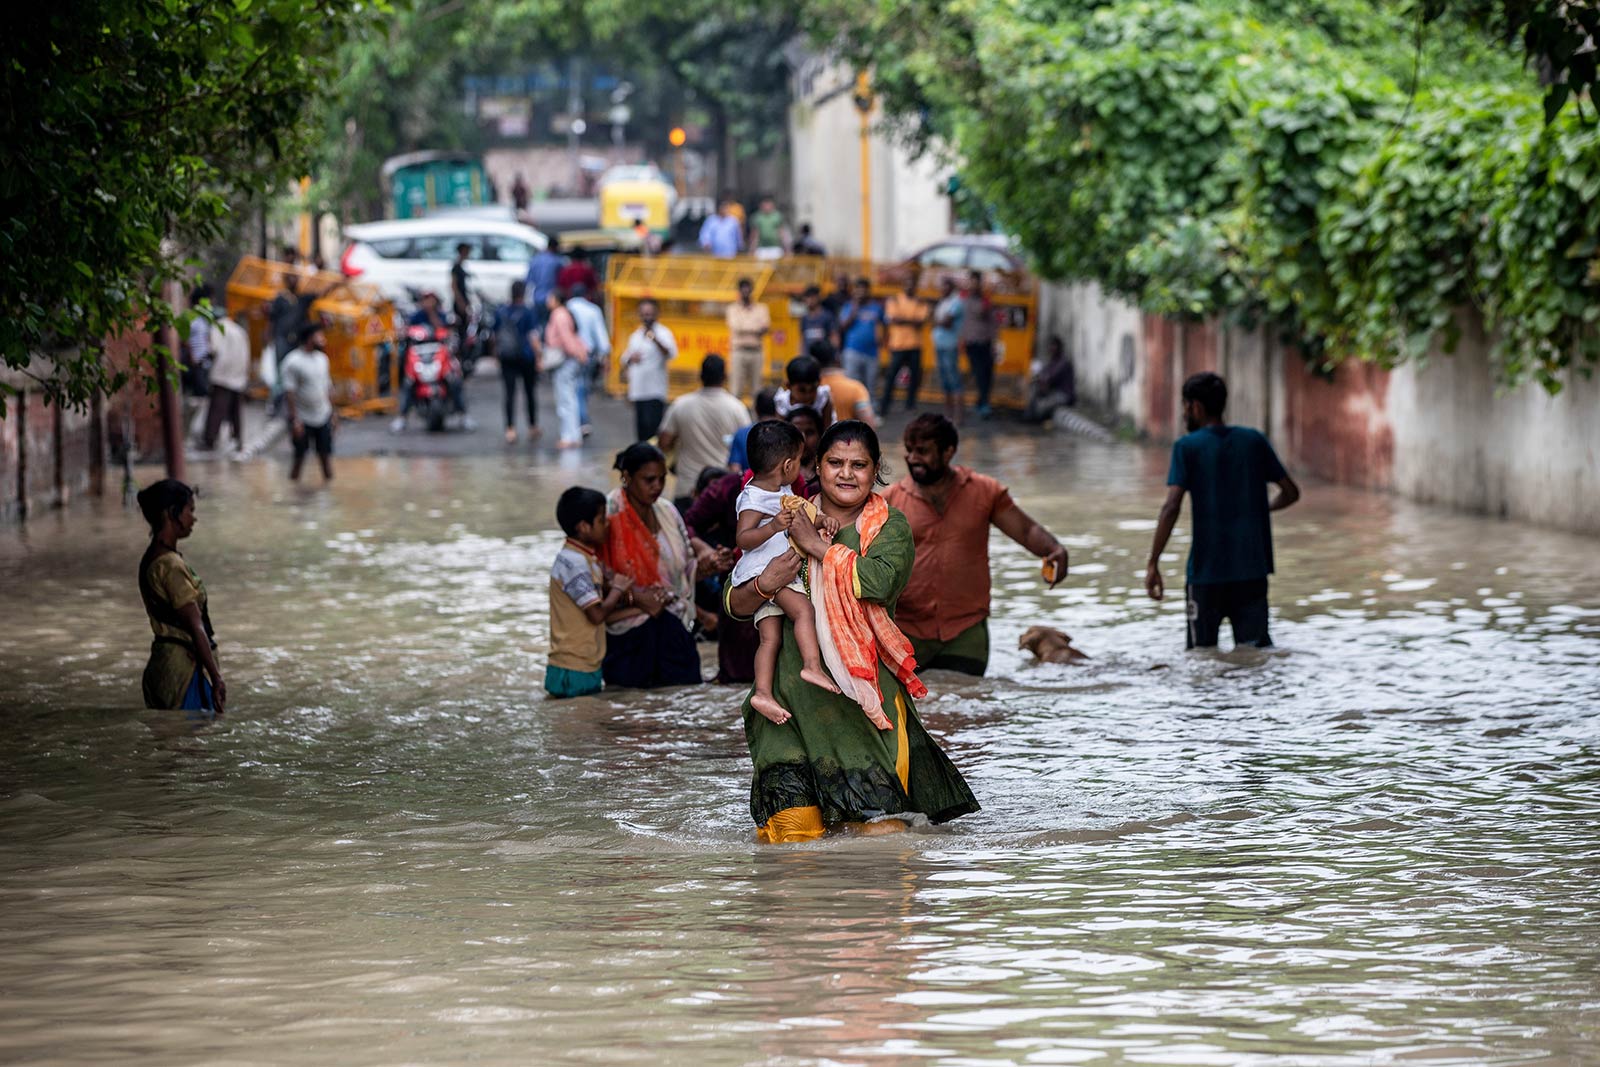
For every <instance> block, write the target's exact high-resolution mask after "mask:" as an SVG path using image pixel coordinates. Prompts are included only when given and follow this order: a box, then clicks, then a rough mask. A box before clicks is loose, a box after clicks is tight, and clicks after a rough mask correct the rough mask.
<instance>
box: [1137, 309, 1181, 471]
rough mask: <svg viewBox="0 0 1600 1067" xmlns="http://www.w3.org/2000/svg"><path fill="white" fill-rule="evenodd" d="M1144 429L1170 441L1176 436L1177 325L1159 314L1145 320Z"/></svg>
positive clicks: (1178, 386)
mask: <svg viewBox="0 0 1600 1067" xmlns="http://www.w3.org/2000/svg"><path fill="white" fill-rule="evenodd" d="M1144 353H1145V367H1144V419H1143V424H1144V429H1145V430H1146V431H1147V432H1148V433H1150V434H1151V435H1153V436H1154V437H1156V438H1158V439H1160V440H1163V441H1167V440H1171V439H1172V438H1174V437H1176V436H1177V434H1176V433H1175V432H1174V431H1175V430H1176V428H1177V412H1178V406H1179V405H1178V389H1179V388H1180V387H1181V386H1182V382H1181V381H1180V380H1178V379H1177V377H1176V376H1175V375H1174V374H1173V363H1174V362H1175V361H1176V359H1177V356H1178V326H1177V324H1176V323H1174V322H1173V321H1172V320H1171V319H1164V318H1161V317H1159V316H1156V315H1146V316H1145V317H1144Z"/></svg>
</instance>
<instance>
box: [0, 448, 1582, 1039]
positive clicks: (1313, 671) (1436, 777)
mask: <svg viewBox="0 0 1600 1067" xmlns="http://www.w3.org/2000/svg"><path fill="white" fill-rule="evenodd" d="M963 458H964V459H966V460H967V461H969V462H972V463H974V464H975V465H977V466H979V467H980V468H982V469H987V470H990V471H992V472H994V473H997V474H999V475H1001V476H1002V477H1003V478H1004V479H1005V480H1006V481H1008V482H1009V483H1010V485H1011V486H1012V488H1013V491H1014V493H1015V495H1016V496H1017V498H1018V499H1019V501H1021V502H1022V503H1023V504H1024V506H1026V507H1027V508H1028V509H1029V510H1030V511H1032V512H1033V513H1034V514H1035V515H1036V516H1038V517H1039V518H1041V519H1042V520H1044V521H1045V522H1046V524H1047V525H1048V526H1050V527H1051V528H1052V529H1053V530H1055V531H1057V532H1058V533H1060V534H1062V535H1063V536H1064V538H1065V539H1066V540H1067V542H1068V544H1069V546H1070V548H1071V551H1072V559H1073V568H1072V575H1071V577H1070V578H1069V580H1068V581H1067V582H1066V583H1065V584H1064V585H1063V587H1062V588H1061V589H1059V590H1057V591H1055V592H1053V593H1051V592H1045V591H1043V590H1042V589H1041V587H1040V584H1039V582H1038V571H1037V565H1036V562H1035V561H1034V560H1033V559H1032V558H1031V557H1029V556H1027V555H1026V554H1024V553H1023V552H1022V551H1021V550H1020V549H1017V548H1016V547H1015V546H1013V545H1011V544H1010V543H1009V542H1003V541H1001V540H998V539H997V540H996V542H995V545H994V577H995V594H996V599H995V616H994V623H993V636H994V646H995V654H994V659H993V663H992V665H991V674H992V677H990V678H989V679H987V680H982V681H977V680H971V679H965V678H961V677H957V676H953V675H947V674H942V673H937V672H935V673H930V674H929V676H928V677H927V681H928V683H929V686H930V688H931V689H932V691H933V692H932V695H931V696H930V698H929V699H928V700H926V701H925V702H923V704H922V705H921V707H922V712H923V716H924V719H925V721H926V722H927V724H928V726H929V728H930V729H931V730H933V731H934V732H935V734H937V735H938V736H940V737H941V738H942V740H943V742H944V743H945V745H946V746H947V749H948V751H949V753H950V755H951V756H952V758H953V759H954V760H955V761H956V762H957V764H959V765H960V766H961V767H962V768H963V769H964V771H965V772H966V773H967V775H968V777H969V780H970V782H971V784H972V786H973V788H974V790H975V791H976V792H977V794H978V796H979V799H980V800H981V802H982V803H983V805H984V809H983V811H982V812H981V813H979V814H977V815H974V816H971V817H968V818H965V819H961V820H959V821H958V822H956V823H953V824H951V825H949V826H947V827H940V828H935V829H924V830H921V831H918V832H913V833H909V834H905V835H901V836H898V837H889V838H873V839H859V838H858V839H849V838H839V839H829V840H825V841H823V842H820V843H817V844H815V845H810V846H802V847H784V848H758V847H757V846H755V845H754V843H753V842H752V835H751V830H752V828H751V825H750V822H749V816H748V811H747V806H746V802H747V789H748V784H749V779H748V761H747V758H746V754H745V751H744V747H743V740H742V735H741V733H740V730H739V727H738V724H737V722H736V720H735V716H734V714H733V709H734V706H735V704H736V702H737V700H738V698H739V694H738V693H736V692H735V691H734V690H732V689H720V688H716V687H711V686H705V687H700V688H694V689H679V690H672V691H665V692H655V693H648V694H642V693H627V692H614V693H607V694H604V695H602V696H600V697H598V698H594V699H583V700H575V701H569V702H565V703H553V702H547V701H546V700H545V699H544V698H543V696H542V693H541V690H540V677H541V675H540V670H541V658H540V655H539V654H538V651H537V650H538V649H539V647H540V646H541V645H542V643H543V641H544V637H545V631H546V590H547V583H548V570H547V568H548V565H549V562H550V560H551V558H552V557H553V555H554V553H555V551H556V548H557V546H558V544H559V542H560V537H559V534H557V533H556V532H554V531H553V529H552V527H553V522H552V517H551V516H552V510H553V500H554V498H555V496H556V495H557V494H558V493H559V491H560V490H561V489H562V488H564V487H565V486H566V485H568V484H572V483H573V482H575V481H580V480H581V481H584V482H586V483H588V484H592V485H601V484H609V483H608V482H607V481H605V475H604V473H603V467H604V466H605V463H604V460H603V457H601V456H598V455H596V456H593V457H577V456H572V457H564V459H563V460H561V461H557V460H555V459H554V458H547V459H544V460H543V461H542V462H541V463H540V464H539V465H531V464H530V463H529V461H528V459H527V457H526V456H525V455H522V454H518V455H516V456H508V457H501V456H478V457H456V458H439V459H427V458H409V459H408V458H370V459H345V460H343V461H342V463H341V466H340V480H339V483H338V484H337V487H336V488H335V490H334V491H332V492H328V493H324V492H320V491H319V492H310V493H305V494H297V493H294V492H291V491H289V490H288V488H287V487H286V486H285V485H284V484H283V482H282V472H281V469H280V468H279V466H278V465H276V464H271V465H267V464H258V465H247V466H243V467H237V468H232V469H229V468H224V467H217V468H215V469H214V470H212V471H210V472H208V471H204V470H202V471H200V472H197V475H196V479H195V480H196V481H197V482H199V483H200V484H201V485H202V486H203V489H204V496H203V498H202V500H201V503H200V523H199V529H198V531H197V533H196V535H195V537H194V538H193V539H192V540H191V541H189V542H187V543H186V549H187V552H188V554H189V556H190V558H191V560H192V561H193V562H194V564H195V566H196V568H197V570H198V571H199V572H200V574H201V575H202V577H203V578H204V579H205V581H206V583H207V585H208V587H209V589H210V591H211V596H212V613H213V615H214V617H215V619H216V623H217V628H218V632H219V636H220V639H221V641H222V653H221V654H222V657H223V663H224V665H225V669H226V671H227V677H228V681H229V686H230V691H231V694H232V705H233V712H232V714H230V715H229V716H228V717H227V719H226V720H225V722H223V723H219V724H218V725H216V726H214V727H211V728H208V729H201V730H198V731H195V730H191V729H190V728H189V727H188V726H187V725H186V724H185V723H184V722H183V720H182V718H181V716H179V715H176V714H173V715H168V714H162V713H150V712H145V711H143V710H141V709H140V708H139V707H138V704H139V672H140V670H141V668H142V665H143V660H144V656H145V653H146V651H147V648H148V642H149V632H148V629H147V627H146V625H145V622H144V619H143V615H142V613H141V611H140V608H139V603H138V596H137V593H136V589H135V586H134V581H133V576H134V567H135V564H136V561H137V559H138V556H139V553H140V551H141V549H142V547H143V534H142V532H141V526H140V523H139V522H138V520H137V517H136V515H135V514H133V513H132V512H131V511H123V510H121V509H120V508H119V507H117V506H116V505H115V503H114V502H112V503H111V504H109V505H108V506H105V507H101V508H94V507H90V506H80V507H77V508H75V509H74V510H73V511H71V512H70V513H69V514H68V515H66V516H47V517H44V518H41V519H36V520H35V521H34V522H32V523H30V524H29V525H28V526H27V527H26V528H24V529H20V530H6V531H4V532H3V533H0V581H3V589H4V594H5V595H4V605H5V608H4V611H3V612H0V678H3V680H4V703H5V706H6V730H5V733H4V736H3V738H0V956H3V959H4V961H5V963H4V967H3V968H0V997H3V1001H4V1006H5V1008H4V1012H3V1014H0V1061H5V1062H40V1063H43V1062H50V1063H100V1062H105V1063H110V1062H115V1063H118V1064H139V1065H145V1064H149V1065H181V1064H230V1065H243V1064H323V1063H338V1064H343V1065H361V1064H374V1065H376V1064H461V1063H472V1064H492V1065H499V1064H558V1065H567V1064H693V1065H695V1067H713V1065H722V1064H730V1065H731V1064H750V1063H766V1064H779V1065H823V1064H870V1065H884V1067H889V1065H900V1064H907V1065H909V1064H919V1065H923V1064H926V1065H938V1067H959V1065H979V1064H982V1065H999V1064H1062V1063H1087V1064H1121V1063H1126V1064H1206V1065H1209V1064H1218V1065H1231V1064H1244V1065H1269V1064H1271V1065H1279V1064H1281V1065H1295V1067H1312V1065H1316V1067H1322V1065H1328V1067H1334V1065H1340V1067H1342V1065H1350V1067H1355V1065H1368V1064H1386V1063H1406V1062H1427V1063H1431V1064H1482V1063H1493V1064H1500V1063H1519V1064H1520V1063H1539V1064H1584V1063H1594V1062H1597V1061H1600V833H1597V829H1600V755H1597V741H1600V725H1597V723H1600V716H1597V709H1600V668H1597V666H1596V662H1597V653H1600V552H1597V551H1596V543H1595V542H1594V541H1593V540H1589V539H1584V538H1578V537H1573V536H1568V535H1563V534H1558V533H1552V532H1546V531H1541V530H1537V529H1534V528H1531V527H1526V526H1521V525H1516V524H1511V523H1505V522H1499V521H1493V520H1488V519H1481V518H1472V517H1464V516H1460V515H1454V514H1450V513H1447V512H1443V511H1437V510H1432V509H1428V508H1424V507H1419V506H1415V505H1411V504H1406V503H1403V502H1400V501H1396V500H1393V499H1389V498H1385V497H1375V496H1368V495H1365V494H1361V493H1356V492H1350V491H1344V490H1338V489H1333V488H1328V487H1324V486H1319V485H1315V484H1313V485H1310V486H1308V487H1307V488H1308V493H1307V498H1306V500H1305V501H1303V502H1302V503H1301V504H1300V505H1298V506H1297V507H1296V508H1294V509H1292V510H1291V511H1290V512H1288V513H1286V514H1285V515H1284V516H1282V517H1281V518H1280V520H1279V521H1278V523H1277V544H1278V563H1279V575H1278V578H1277V580H1276V581H1275V583H1274V587H1273V599H1274V603H1275V608H1276V611H1275V616H1274V626H1275V636H1276V637H1277V639H1278V642H1279V645H1280V647H1279V648H1278V649H1277V650H1276V651H1274V652H1271V653H1261V652H1255V651H1250V652H1239V653H1221V654H1186V653H1184V651H1183V647H1182V644H1183V620H1182V614H1181V579H1178V578H1176V575H1177V574H1178V573H1179V570H1178V568H1179V567H1180V565H1181V564H1180V562H1179V558H1180V557H1179V556H1178V555H1176V554H1175V555H1174V556H1173V557H1172V561H1171V562H1170V563H1169V564H1168V571H1169V575H1171V576H1173V577H1171V578H1169V581H1171V582H1172V584H1173V586H1175V587H1177V589H1178V592H1179V594H1180V595H1169V598H1168V601H1167V602H1166V603H1165V604H1163V605H1161V606H1160V607H1159V608H1158V607H1156V606H1155V605H1152V604H1151V603H1150V602H1149V601H1148V600H1146V599H1145V598H1144V596H1143V592H1142V589H1141V588H1140V587H1139V585H1140V578H1139V575H1140V569H1141V568H1140V563H1141V560H1142V558H1143V554H1144V552H1145V551H1146V548H1147V545H1148V538H1149V536H1150V529H1151V526H1152V523H1151V521H1150V520H1151V519H1152V517H1153V515H1154V513H1155V510H1156V507H1157V506H1158V504H1159V501H1160V497H1161V493H1162V490H1161V483H1162V480H1163V475H1164V473H1165V455H1164V453H1162V452H1159V451H1155V450H1146V449H1141V448H1138V447H1135V446H1131V445H1102V444H1091V443H1086V442H1082V441H1074V440H1060V439H1052V438H1048V437H1036V436H1032V435H1029V434H1024V433H1015V432H1005V431H1001V432H997V433H996V434H994V435H993V436H992V438H991V439H990V440H988V441H984V442H973V443H972V444H971V445H970V446H967V447H966V448H965V449H964V454H963ZM895 459H896V462H895V467H896V469H898V468H899V467H900V466H901V462H900V460H899V457H898V456H896V457H895ZM1186 524H1187V517H1186V518H1185V525H1186ZM1186 547H1187V542H1186V540H1183V539H1180V541H1179V542H1178V543H1176V544H1175V545H1174V549H1175V550H1176V551H1177V552H1179V553H1181V552H1183V551H1186ZM1036 622H1044V623H1047V624H1050V625H1055V626H1058V627H1060V628H1062V629H1065V630H1067V631H1068V632H1070V633H1071V634H1073V635H1074V637H1075V638H1076V639H1077V641H1078V643H1079V644H1080V645H1081V646H1082V647H1083V648H1085V649H1086V650H1087V651H1089V652H1090V653H1091V654H1092V655H1093V656H1094V657H1095V658H1094V660H1093V662H1092V664H1090V665H1089V666H1087V667H1085V668H1079V669H1073V668H1067V667H1058V666H1038V665H1034V664H1032V663H1030V662H1027V661H1025V659H1024V658H1022V657H1021V656H1020V655H1019V654H1018V653H1017V652H1016V651H1015V646H1016V639H1017V636H1018V634H1019V633H1020V632H1021V631H1022V630H1023V629H1024V628H1025V627H1027V626H1029V625H1032V624H1034V623H1036Z"/></svg>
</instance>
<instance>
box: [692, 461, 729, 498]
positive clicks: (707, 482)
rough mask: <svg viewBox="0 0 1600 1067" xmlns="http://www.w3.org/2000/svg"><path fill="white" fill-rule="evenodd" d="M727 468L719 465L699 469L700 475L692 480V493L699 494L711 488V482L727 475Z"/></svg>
mask: <svg viewBox="0 0 1600 1067" xmlns="http://www.w3.org/2000/svg"><path fill="white" fill-rule="evenodd" d="M727 473H728V472H727V470H726V469H725V468H721V467H705V468H703V469H702V470H701V471H700V477H698V478H696V479H695V480H694V495H695V496H699V495H700V494H701V493H703V492H705V491H706V490H707V489H710V488H711V483H712V482H714V481H716V480H717V479H719V478H722V477H724V476H726V475H727Z"/></svg>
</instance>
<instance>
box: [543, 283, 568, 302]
mask: <svg viewBox="0 0 1600 1067" xmlns="http://www.w3.org/2000/svg"><path fill="white" fill-rule="evenodd" d="M550 296H553V297H555V298H556V303H557V304H560V305H561V306H562V307H566V306H567V301H568V300H571V299H572V295H571V294H570V293H568V292H567V291H566V290H565V289H563V288H561V286H559V285H558V286H556V287H555V288H554V289H552V290H550ZM550 296H547V297H545V299H546V300H549V299H550Z"/></svg>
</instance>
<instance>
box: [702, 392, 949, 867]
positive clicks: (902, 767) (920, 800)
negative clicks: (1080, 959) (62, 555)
mask: <svg viewBox="0 0 1600 1067" xmlns="http://www.w3.org/2000/svg"><path fill="white" fill-rule="evenodd" d="M817 451H818V454H819V455H820V457H821V459H820V463H819V474H820V483H821V484H820V488H821V493H820V496H819V498H818V500H817V503H818V504H819V505H820V507H821V509H822V513H823V514H824V515H827V516H829V517H830V518H833V519H836V520H838V523H839V534H838V536H837V537H836V538H834V541H833V544H832V545H831V546H830V545H829V544H828V543H827V542H825V541H824V540H823V538H822V535H820V534H819V533H817V531H816V530H814V529H811V528H810V527H809V526H808V525H807V524H806V523H801V522H797V523H795V524H794V526H793V528H792V531H791V535H792V536H793V538H794V540H795V543H796V544H797V545H798V546H799V549H800V553H795V552H792V551H791V552H787V553H785V554H784V555H783V556H780V557H778V559H776V560H774V561H773V562H772V563H771V564H769V565H768V566H767V569H766V570H764V571H763V572H762V573H761V574H760V575H758V576H757V577H756V578H755V579H754V580H752V581H749V582H746V583H745V584H744V585H741V586H738V587H737V588H733V589H730V590H729V591H728V593H727V608H728V613H729V614H730V615H734V616H736V617H749V616H751V615H754V614H755V612H756V610H757V609H758V608H760V606H761V605H762V604H763V603H764V602H765V601H767V600H770V599H771V598H772V597H773V596H774V595H775V594H776V592H777V590H779V589H782V588H783V587H784V586H785V585H787V584H788V583H789V582H790V581H791V580H792V579H793V578H794V576H795V575H796V574H797V573H798V572H799V570H800V565H801V562H802V560H801V556H802V554H803V556H804V558H805V561H806V563H807V564H808V566H807V571H808V575H807V579H808V580H807V587H808V589H810V590H811V591H812V592H811V595H812V597H813V599H814V600H815V598H816V596H817V593H816V588H817V583H818V581H819V576H821V575H823V573H824V570H825V568H824V565H823V558H824V557H825V556H827V555H828V553H829V551H830V548H831V549H832V550H833V552H834V555H833V557H832V558H831V559H830V561H829V563H828V565H827V566H828V567H829V568H832V567H839V566H842V567H844V568H845V571H844V572H843V574H844V577H845V578H846V581H845V582H844V583H843V587H844V588H847V589H848V590H849V592H848V593H847V594H846V595H853V596H854V597H855V599H856V600H857V601H858V602H859V603H860V604H861V605H862V606H866V605H881V606H882V607H883V608H885V609H887V611H888V612H889V613H891V614H892V613H893V611H894V603H895V600H896V599H897V598H898V597H899V596H900V592H901V590H903V589H904V588H905V585H906V582H907V580H908V579H910V577H911V564H912V561H913V560H914V559H915V557H916V548H915V546H914V545H913V543H912V540H911V527H910V526H909V525H908V524H907V523H906V518H905V516H904V515H902V514H900V512H898V511H896V510H895V509H894V508H891V507H889V506H888V504H886V503H885V502H884V500H883V497H881V496H880V495H878V494H877V493H875V492H874V491H873V487H874V486H875V485H879V484H882V481H883V479H882V477H881V474H882V462H881V450H880V448H879V445H878V435H877V434H876V433H874V432H873V430H872V428H871V427H870V426H868V425H867V424H866V423H864V422H859V421H857V420H854V419H847V420H845V421H843V422H836V423H834V424H833V425H832V426H830V427H829V428H828V429H827V431H826V432H824V433H823V435H822V440H821V442H820V443H819V444H818V446H817ZM840 546H843V549H844V550H845V551H844V552H843V553H841V552H840ZM831 588H832V589H834V590H837V589H839V588H841V586H840V585H839V584H835V585H833V586H832V587H831ZM830 595H833V594H832V593H830ZM868 610H869V611H870V610H871V609H868ZM867 644H868V645H869V646H871V647H868V648H866V649H863V650H858V651H862V652H865V653H866V655H868V656H870V660H868V662H871V663H874V664H875V665H876V668H877V687H878V691H879V692H880V693H881V694H882V699H883V713H884V715H885V716H887V718H888V720H889V729H887V730H880V729H879V728H878V727H876V726H874V725H873V724H872V722H871V721H870V720H869V719H868V717H867V716H866V714H864V713H863V711H862V705H861V704H859V703H857V702H856V701H855V700H853V699H851V698H850V697H849V696H845V695H842V694H838V693H830V692H828V691H826V690H824V689H820V688H818V687H817V686H814V685H810V684H808V683H806V682H804V681H802V680H801V679H800V651H799V649H798V648H797V647H796V645H795V641H794V629H793V626H792V624H790V623H788V622H787V620H786V621H785V624H784V631H783V647H782V649H781V650H780V651H779V653H778V670H777V677H776V679H775V682H774V685H773V695H774V696H775V697H776V699H777V701H778V703H780V704H782V705H783V706H784V707H785V708H786V709H788V710H789V712H790V716H791V717H790V718H789V719H787V720H786V721H784V722H782V723H775V722H772V721H770V720H768V719H766V718H764V717H763V716H762V715H760V714H759V713H757V712H756V711H754V710H753V709H752V708H751V706H750V700H749V698H748V697H746V698H745V702H744V706H743V708H742V710H743V713H744V731H745V740H746V741H747V742H748V743H749V746H750V759H751V762H752V763H754V764H755V776H754V780H753V782H752V783H751V787H750V814H751V817H752V818H754V819H755V822H756V826H757V828H758V829H757V831H756V839H757V840H758V841H763V842H767V843H773V844H776V843H784V842H793V841H809V840H812V839H814V838H817V837H820V836H822V834H823V833H825V832H826V831H827V830H829V829H831V828H835V827H839V826H843V825H847V824H851V823H867V822H868V821H869V820H875V819H881V817H882V816H886V815H906V814H911V813H914V812H920V813H922V814H924V815H926V816H927V817H928V818H929V820H931V821H932V822H936V823H940V822H947V821H949V820H951V819H954V818H956V817H957V816H961V815H965V814H967V813H968V812H973V811H977V810H978V802H977V800H976V799H975V798H974V797H973V795H972V790H970V789H969V788H967V783H966V782H965V780H963V779H962V777H961V773H960V772H959V771H957V770H956V768H955V765H954V764H952V763H951V762H950V760H949V759H948V758H947V757H946V756H945V754H944V753H943V752H942V751H940V749H939V746H938V745H937V744H935V743H934V740H933V738H931V737H929V736H928V732H927V731H926V730H925V729H923V727H922V722H921V720H919V719H918V718H917V709H916V706H915V705H914V704H912V702H911V696H910V694H909V693H908V691H907V686H906V684H905V683H903V682H902V681H901V678H900V677H898V676H897V672H896V671H895V670H894V669H891V668H890V666H889V665H887V664H886V663H884V662H883V661H882V660H881V659H880V658H879V649H878V647H876V644H875V643H874V642H873V641H872V640H871V638H868V640H867ZM868 673H870V671H868ZM908 673H909V672H908ZM911 677H912V678H913V679H914V676H911ZM836 680H839V679H836ZM872 825H873V826H883V827H888V828H892V829H904V828H905V823H904V822H902V821H900V820H894V819H889V820H882V821H879V822H875V823H872Z"/></svg>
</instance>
